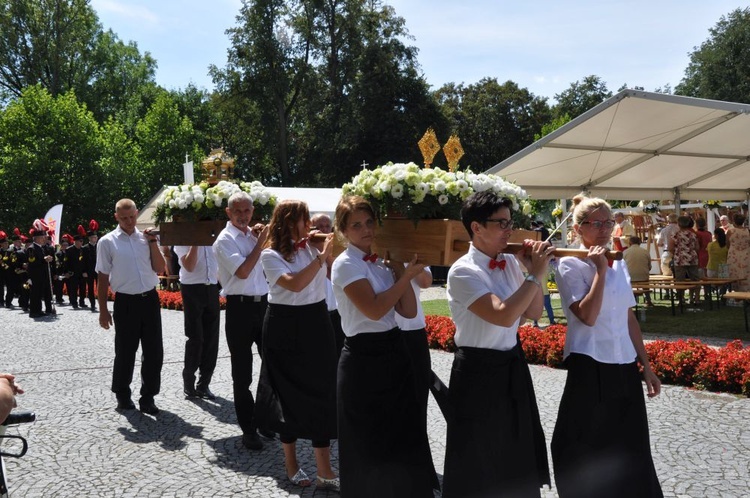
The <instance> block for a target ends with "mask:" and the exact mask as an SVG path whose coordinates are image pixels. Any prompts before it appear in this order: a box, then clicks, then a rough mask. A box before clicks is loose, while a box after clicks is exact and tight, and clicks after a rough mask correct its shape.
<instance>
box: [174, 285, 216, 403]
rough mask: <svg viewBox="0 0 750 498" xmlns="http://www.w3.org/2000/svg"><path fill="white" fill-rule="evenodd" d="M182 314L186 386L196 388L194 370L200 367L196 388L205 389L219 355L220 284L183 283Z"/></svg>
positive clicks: (209, 381) (183, 375)
mask: <svg viewBox="0 0 750 498" xmlns="http://www.w3.org/2000/svg"><path fill="white" fill-rule="evenodd" d="M180 291H181V292H182V304H183V307H184V313H183V314H184V316H185V337H187V341H186V342H185V366H184V368H183V369H182V380H183V381H184V385H185V387H191V388H192V387H195V372H196V371H198V370H200V380H199V381H198V387H199V388H203V389H205V388H207V387H208V385H209V384H210V383H211V377H212V376H213V374H214V369H215V368H216V357H217V356H218V354H219V309H220V308H219V286H218V285H217V284H211V285H205V284H182V285H181V286H180Z"/></svg>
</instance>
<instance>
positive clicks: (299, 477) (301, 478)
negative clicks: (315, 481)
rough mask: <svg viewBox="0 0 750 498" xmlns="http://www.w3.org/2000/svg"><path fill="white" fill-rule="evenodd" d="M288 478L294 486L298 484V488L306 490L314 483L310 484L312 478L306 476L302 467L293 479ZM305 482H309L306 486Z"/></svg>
mask: <svg viewBox="0 0 750 498" xmlns="http://www.w3.org/2000/svg"><path fill="white" fill-rule="evenodd" d="M287 478H288V479H289V480H290V481H292V483H293V484H296V485H297V486H299V487H302V488H306V487H308V486H310V485H311V484H312V482H310V478H309V477H307V474H305V471H304V470H302V467H300V468H299V470H297V473H296V474H294V475H293V476H292V477H289V476H287ZM305 481H307V483H306V484H304V483H305Z"/></svg>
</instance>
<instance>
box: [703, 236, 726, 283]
mask: <svg viewBox="0 0 750 498" xmlns="http://www.w3.org/2000/svg"><path fill="white" fill-rule="evenodd" d="M706 252H708V264H706V276H707V277H709V278H715V277H724V278H727V277H728V276H729V272H728V271H727V268H726V266H727V253H728V252H729V248H728V247H727V234H726V232H725V231H724V229H723V228H717V229H715V230H714V240H712V241H711V242H709V243H708V247H707V248H706ZM722 270H723V272H722ZM722 273H724V274H723V275H722Z"/></svg>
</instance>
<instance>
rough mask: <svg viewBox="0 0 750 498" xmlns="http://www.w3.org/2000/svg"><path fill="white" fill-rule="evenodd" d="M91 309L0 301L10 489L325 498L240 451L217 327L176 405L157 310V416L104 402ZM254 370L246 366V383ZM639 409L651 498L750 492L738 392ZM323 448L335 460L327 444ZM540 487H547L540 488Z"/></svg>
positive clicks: (694, 395) (542, 387) (557, 390)
mask: <svg viewBox="0 0 750 498" xmlns="http://www.w3.org/2000/svg"><path fill="white" fill-rule="evenodd" d="M431 292H439V291H432V290H431ZM423 298H424V296H423ZM432 299H435V298H432ZM97 316H98V315H97V314H94V313H91V312H89V311H87V310H72V309H70V308H69V307H60V308H59V314H58V316H57V317H56V318H48V319H44V320H38V321H34V320H31V319H29V318H28V317H27V316H26V315H24V314H23V313H22V312H21V311H20V310H8V309H4V308H3V309H0V323H2V324H3V325H2V327H0V344H2V345H3V346H2V350H1V352H0V370H2V371H10V372H13V373H15V374H16V375H17V378H18V381H19V383H20V384H21V385H22V386H23V387H24V388H25V389H26V391H27V393H26V394H24V395H23V396H21V397H19V404H20V405H21V408H28V409H33V410H35V411H36V412H37V422H36V423H34V424H29V425H26V426H21V427H18V428H12V429H10V431H9V432H10V433H15V434H18V433H20V434H22V435H24V436H25V437H26V438H27V439H28V440H29V445H30V447H29V452H28V454H27V455H26V456H25V457H24V458H22V459H20V460H12V459H6V465H7V468H8V474H9V480H10V484H11V490H12V491H13V492H14V493H12V496H17V497H52V496H54V497H136V496H137V497H151V496H153V497H186V496H216V497H232V496H243V497H258V498H266V497H282V496H317V497H325V496H328V495H330V496H337V495H335V494H334V493H326V492H322V491H321V492H316V490H315V487H314V486H313V487H310V488H306V489H304V490H303V489H302V488H297V487H295V486H293V485H292V484H291V483H289V482H288V481H287V480H286V475H285V471H284V463H283V456H282V451H281V446H280V443H279V442H278V441H275V442H273V441H272V442H266V445H265V448H264V449H263V450H262V451H259V452H251V451H248V450H246V449H244V448H243V447H242V445H241V443H240V431H239V428H238V427H237V425H236V422H235V415H234V407H233V404H232V395H231V392H232V389H231V376H230V361H229V354H228V350H227V347H226V341H225V339H224V335H223V321H222V339H221V349H220V352H219V356H220V357H219V362H218V366H217V371H216V375H215V378H214V382H213V384H212V385H211V388H212V390H213V391H214V392H215V393H216V394H217V395H218V399H217V400H216V401H215V402H209V401H187V400H185V399H183V395H182V385H181V384H182V380H181V374H180V372H181V368H182V357H183V352H184V335H183V323H182V320H183V318H182V313H181V312H176V311H167V310H163V311H162V320H163V324H164V351H165V356H164V360H165V363H164V369H163V373H162V393H161V394H160V395H159V396H158V397H157V398H156V403H157V405H158V406H159V408H161V410H162V412H161V413H160V414H159V415H158V416H156V417H150V416H146V415H143V414H142V413H140V412H138V411H131V412H126V413H118V412H117V411H115V410H114V406H115V399H114V396H113V395H112V393H111V392H110V391H109V385H110V381H111V368H112V358H113V333H112V331H105V330H103V329H101V328H99V326H98V321H97ZM222 320H223V313H222ZM255 358H256V360H257V359H258V357H257V356H256V357H255ZM452 358H453V357H452V355H451V354H448V353H443V352H437V351H434V352H433V353H432V363H433V368H434V370H435V371H436V372H437V374H438V375H439V376H440V377H441V378H442V379H443V380H444V381H446V382H447V380H448V378H449V372H450V366H451V361H452ZM139 365H140V364H139V363H138V364H137V365H136V379H135V381H134V384H133V386H134V388H135V390H137V386H138V384H139V379H138V372H137V370H138V367H139ZM258 367H259V362H258V361H255V362H254V369H255V375H256V377H255V378H256V379H257V374H258ZM531 372H532V376H533V379H534V385H535V389H536V393H537V398H538V400H539V408H540V412H541V417H542V423H543V426H544V430H545V433H546V435H547V441H548V443H549V439H550V438H551V435H552V430H553V427H554V422H555V417H556V415H557V407H558V403H559V399H560V395H561V393H562V388H563V384H564V382H565V372H564V371H561V370H554V369H551V368H547V367H540V366H532V367H531ZM253 387H254V388H255V382H254V383H253ZM647 407H648V411H649V421H650V424H651V434H652V440H651V442H652V446H653V452H654V459H655V463H656V470H657V473H658V475H659V478H660V479H661V482H662V485H663V489H664V494H665V496H668V497H695V498H699V497H700V498H703V497H747V496H748V495H750V492H748V490H749V489H750V423H748V421H750V399H747V398H739V397H735V396H730V395H719V394H710V393H703V392H699V391H694V390H689V389H685V388H682V387H674V386H665V388H664V390H663V393H662V395H661V396H660V397H658V398H657V399H654V400H648V402H647ZM428 429H429V435H430V441H431V446H432V450H433V455H434V459H435V465H436V467H437V470H438V473H440V474H441V473H442V468H443V456H444V450H445V447H444V445H445V421H444V420H443V418H442V415H441V414H440V411H439V409H438V408H437V406H436V405H435V403H434V401H433V400H431V402H430V411H429V420H428ZM332 453H333V464H334V467H338V451H337V446H336V444H335V443H334V445H333V452H332ZM298 454H299V456H300V462H301V464H302V466H303V467H304V468H305V469H306V470H307V471H308V473H309V474H311V475H314V474H315V460H314V458H313V454H312V448H311V447H310V445H309V442H300V444H299V449H298ZM542 495H543V496H544V497H545V498H546V497H554V496H556V493H555V490H554V488H553V489H551V490H550V489H547V490H544V491H543V493H542ZM384 498H387V497H384Z"/></svg>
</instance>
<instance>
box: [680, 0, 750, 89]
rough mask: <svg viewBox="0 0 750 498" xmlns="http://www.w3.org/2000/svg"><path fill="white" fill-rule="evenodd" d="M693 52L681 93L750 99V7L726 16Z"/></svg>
mask: <svg viewBox="0 0 750 498" xmlns="http://www.w3.org/2000/svg"><path fill="white" fill-rule="evenodd" d="M709 33H710V36H709V38H708V39H707V40H706V41H704V42H703V43H702V44H701V46H700V47H695V49H694V50H693V52H692V53H691V54H690V64H688V67H687V69H686V70H685V77H684V78H683V79H682V81H681V82H680V84H679V85H677V87H676V88H675V93H676V94H678V95H687V96H690V97H701V98H706V99H715V100H724V101H728V102H742V103H750V59H748V56H747V54H748V53H749V51H750V7H745V8H741V9H736V10H733V11H732V12H730V13H729V14H727V15H726V16H722V17H721V19H720V20H719V22H718V23H716V26H714V27H713V28H711V29H710V30H709Z"/></svg>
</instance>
